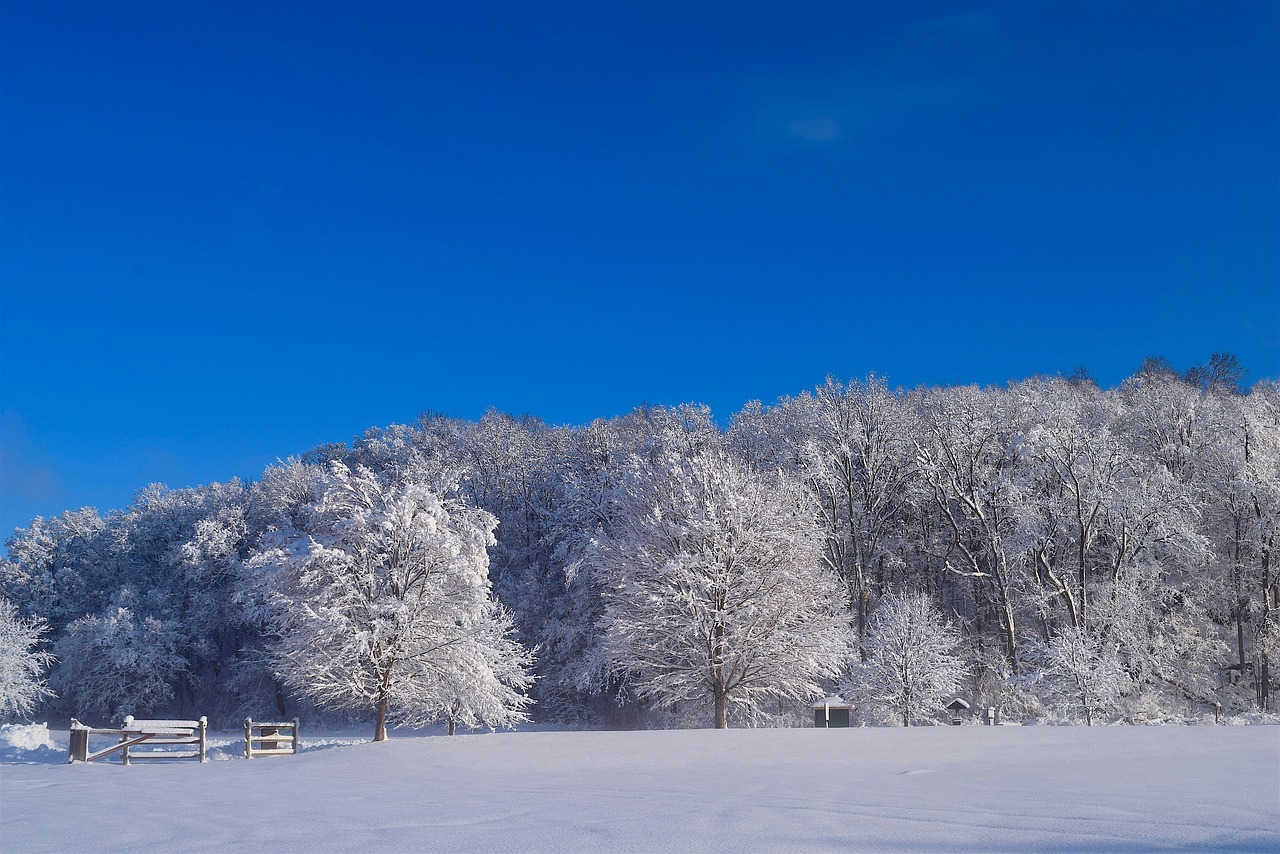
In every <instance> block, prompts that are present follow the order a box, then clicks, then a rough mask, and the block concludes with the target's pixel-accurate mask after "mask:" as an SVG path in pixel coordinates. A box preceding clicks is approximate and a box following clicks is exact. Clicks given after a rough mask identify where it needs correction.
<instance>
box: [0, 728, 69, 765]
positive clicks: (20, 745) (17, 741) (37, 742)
mask: <svg viewBox="0 0 1280 854" xmlns="http://www.w3.org/2000/svg"><path fill="white" fill-rule="evenodd" d="M66 758H67V748H66V744H65V742H64V743H63V746H62V747H59V746H58V744H57V743H55V742H54V740H53V736H52V735H51V734H50V733H49V724H47V723H42V724H4V725H3V726H0V763H13V762H49V761H53V760H55V759H61V760H62V761H64V762H65V761H66Z"/></svg>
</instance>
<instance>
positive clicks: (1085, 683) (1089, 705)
mask: <svg viewBox="0 0 1280 854" xmlns="http://www.w3.org/2000/svg"><path fill="white" fill-rule="evenodd" d="M1118 653H1119V647H1118V645H1117V644H1111V645H1109V646H1108V645H1107V644H1106V643H1104V642H1102V641H1100V640H1099V639H1098V638H1097V636H1096V635H1094V634H1092V633H1090V632H1089V631H1087V630H1086V629H1085V628H1084V627H1083V626H1066V627H1065V628H1063V629H1062V631H1061V632H1059V633H1058V635H1057V637H1055V638H1054V639H1053V640H1052V641H1050V643H1049V645H1048V647H1047V649H1046V650H1045V655H1044V659H1045V660H1044V664H1045V667H1044V669H1043V670H1042V671H1041V672H1040V674H1039V680H1038V682H1037V684H1036V687H1037V688H1038V689H1039V693H1040V694H1041V695H1042V696H1043V698H1044V700H1045V701H1046V702H1047V703H1048V704H1050V705H1056V706H1058V707H1059V708H1062V709H1064V710H1066V711H1068V713H1076V712H1078V713H1079V714H1081V715H1082V716H1083V717H1084V722H1085V723H1086V724H1088V725H1089V726H1093V722H1094V719H1095V718H1097V717H1098V716H1099V715H1100V714H1103V713H1105V712H1107V711H1109V710H1111V709H1113V708H1114V707H1115V705H1116V701H1117V700H1118V699H1119V698H1120V695H1121V693H1122V692H1123V691H1124V690H1125V689H1126V688H1127V687H1128V685H1129V680H1128V678H1127V677H1126V676H1125V672H1124V668H1123V667H1121V666H1120V661H1119V658H1118Z"/></svg>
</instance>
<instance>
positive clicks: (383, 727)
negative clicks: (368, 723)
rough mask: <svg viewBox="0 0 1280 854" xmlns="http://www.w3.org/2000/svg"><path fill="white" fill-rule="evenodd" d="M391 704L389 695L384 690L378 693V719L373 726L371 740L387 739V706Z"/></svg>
mask: <svg viewBox="0 0 1280 854" xmlns="http://www.w3.org/2000/svg"><path fill="white" fill-rule="evenodd" d="M390 704H391V697H390V696H389V695H388V694H387V692H386V691H385V690H384V691H382V693H380V694H379V695H378V719H377V721H376V723H374V726H373V740H374V741H386V740H387V707H388V706H389V705H390Z"/></svg>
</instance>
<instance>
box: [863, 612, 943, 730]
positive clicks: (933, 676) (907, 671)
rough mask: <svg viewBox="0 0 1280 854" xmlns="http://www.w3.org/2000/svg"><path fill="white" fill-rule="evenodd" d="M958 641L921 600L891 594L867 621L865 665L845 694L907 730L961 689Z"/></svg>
mask: <svg viewBox="0 0 1280 854" xmlns="http://www.w3.org/2000/svg"><path fill="white" fill-rule="evenodd" d="M963 640H964V639H963V637H961V635H960V632H959V631H958V630H957V629H956V628H955V627H954V626H952V625H951V624H950V623H948V622H947V621H946V620H945V619H944V618H943V616H942V614H941V613H939V611H938V609H937V608H935V607H934V606H933V603H932V602H931V601H929V597H928V596H926V595H925V594H923V593H894V594H890V595H888V596H886V597H885V598H884V599H882V600H881V601H880V605H879V607H877V608H876V610H875V612H874V613H873V614H872V615H871V627H870V633H869V636H868V638H867V644H866V650H867V661H866V663H865V664H859V665H855V667H854V671H853V675H852V678H851V684H850V686H849V687H850V692H851V693H856V694H857V695H860V696H862V697H863V698H864V702H870V703H873V704H875V707H876V708H878V709H881V710H883V712H884V713H885V714H884V717H885V718H886V719H888V720H890V721H892V722H900V723H901V724H902V725H903V726H911V722H912V721H916V720H920V719H922V718H926V717H929V716H932V715H933V714H936V713H937V712H939V711H941V710H942V707H943V703H944V702H945V701H946V700H947V699H948V698H949V697H952V696H954V695H955V692H956V690H957V689H958V688H959V687H960V683H961V682H962V681H963V680H964V678H965V675H966V672H965V667H964V660H963V658H962V655H961V652H960V647H961V644H962V643H963Z"/></svg>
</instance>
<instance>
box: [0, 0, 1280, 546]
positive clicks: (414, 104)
mask: <svg viewBox="0 0 1280 854" xmlns="http://www.w3.org/2000/svg"><path fill="white" fill-rule="evenodd" d="M0 170H2V171H0V217H2V218H0V252H2V254H0V264H2V266H0V276H2V279H0V282H2V288H3V290H2V291H0V411H2V412H0V430H2V432H0V450H2V452H3V454H2V457H0V464H2V465H0V475H2V477H3V480H2V484H0V486H2V488H0V499H2V502H0V531H3V535H4V536H7V535H8V534H9V533H10V532H12V530H13V528H14V527H15V526H18V525H25V524H26V523H27V522H28V521H29V520H30V519H31V518H32V517H34V516H35V515H37V514H40V515H46V516H48V515H54V514H57V513H59V512H61V511H63V510H66V509H71V508H74V507H79V506H82V505H86V504H90V505H94V506H97V507H98V508H99V509H101V510H104V511H105V510H107V509H111V508H115V507H121V506H124V505H126V504H127V503H128V502H129V501H130V500H131V498H132V495H133V493H134V491H135V490H136V489H138V488H140V487H142V486H144V485H145V484H147V483H149V482H163V483H167V484H169V485H170V486H173V487H179V486H190V485H195V484H200V483H207V482H211V481H215V480H227V479H229V478H231V477H233V476H241V477H246V476H247V477H253V476H256V475H257V474H258V473H259V472H260V471H261V470H262V468H263V467H264V466H265V465H267V464H268V463H270V462H272V461H274V460H275V459H277V458H279V457H285V456H288V455H290V454H295V453H299V452H302V451H304V450H307V449H309V448H311V447H313V446H315V445H317V444H320V443H324V442H330V441H345V440H349V439H350V438H351V437H352V436H354V435H355V434H357V433H359V432H361V431H362V430H364V429H365V428H367V427H369V426H372V425H386V424H389V423H391V422H396V421H399V422H406V421H412V420H413V419H414V418H415V417H416V416H417V415H418V414H419V413H421V412H423V411H425V410H436V411H442V412H445V413H448V414H451V415H455V416H460V417H465V418H478V417H479V416H480V415H482V414H483V412H484V411H485V409H486V408H487V407H490V406H493V407H497V408H498V409H501V410H505V411H509V412H513V413H522V412H529V413H533V414H535V415H538V416H541V417H542V418H543V419H545V420H547V421H549V422H552V423H572V424H580V423H585V422H588V421H590V420H591V419H593V418H596V417H601V416H613V415H619V414H622V413H624V412H626V411H628V410H630V409H631V408H632V407H634V406H636V405H637V404H640V403H644V402H648V403H663V404H678V403H682V402H688V401H699V402H704V403H707V404H709V405H710V406H711V407H712V408H713V410H714V412H715V413H716V415H717V417H719V418H721V419H727V418H728V417H729V416H730V415H732V413H733V412H734V411H736V410H737V409H739V408H740V407H741V406H742V405H743V404H744V403H746V402H747V401H749V400H752V399H759V400H763V401H765V402H770V401H772V400H774V399H776V398H777V397H778V396H779V395H784V394H795V393H798V392H800V391H802V390H804V389H806V388H811V387H812V386H813V385H814V384H816V383H818V382H820V381H821V380H822V378H823V377H824V375H826V374H828V373H832V374H835V375H837V376H840V377H846V378H847V377H862V376H865V375H866V374H867V373H868V372H870V371H875V372H877V373H880V374H882V375H885V376H887V378H888V380H889V382H890V383H891V384H894V385H902V386H908V387H909V386H915V385H919V384H957V383H969V382H975V383H980V384H989V383H1003V382H1005V381H1007V380H1010V379H1017V378H1022V377H1026V376H1029V375H1032V374H1035V373H1054V372H1059V371H1069V370H1070V369H1071V368H1072V367H1074V366H1075V365H1077V364H1084V365H1086V366H1088V367H1089V368H1090V369H1091V370H1092V371H1093V373H1094V374H1095V375H1096V376H1097V377H1098V379H1099V380H1100V381H1101V382H1102V383H1103V384H1104V385H1110V384H1114V383H1116V382H1118V381H1119V380H1121V379H1122V378H1123V377H1125V376H1127V375H1129V374H1130V373H1132V372H1133V370H1134V369H1136V367H1137V366H1138V364H1139V362H1140V361H1141V359H1142V358H1143V357H1144V356H1148V355H1163V356H1165V357H1167V358H1168V359H1169V360H1170V361H1171V362H1172V363H1173V364H1174V365H1175V366H1176V367H1179V368H1184V367H1186V366H1188V365H1190V364H1192V363H1194V362H1199V361H1202V360H1204V359H1206V358H1207V357H1208V356H1209V354H1210V353H1212V352H1214V351H1219V350H1223V351H1229V352H1233V353H1235V354H1237V355H1238V356H1239V357H1240V359H1241V360H1242V362H1243V363H1244V364H1245V366H1246V367H1248V368H1249V369H1250V370H1251V371H1252V378H1254V379H1257V378H1259V377H1264V376H1273V377H1274V376H1277V375H1280V4H1277V3H1275V2H1268V3H1243V2H1240V3H1237V2H1213V3H1192V4H1181V3H1170V2H1159V3H1155V2H1144V3H1137V4H1126V3H1112V2H1108V3H1068V4H1031V3H1007V2H1005V3H960V2H956V3H941V4H931V3H852V2H851V3H838V4H836V3H833V4H805V3H792V2H788V3H781V4H763V3H760V4H733V3H702V2H696V3H695V2H687V3H675V4H658V3H603V2H601V3H574V4H564V5H559V4H543V3H532V2H530V3H518V4H484V3H476V2H470V3H460V4H446V3H408V2H401V3H389V4H383V3H374V2H361V3H325V4H311V3H280V4H271V3H198V4H197V3H179V2H164V3H129V4H120V3H111V2H100V3H90V4H74V3H62V2H18V3H15V2H9V0H4V2H3V3H2V4H0Z"/></svg>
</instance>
